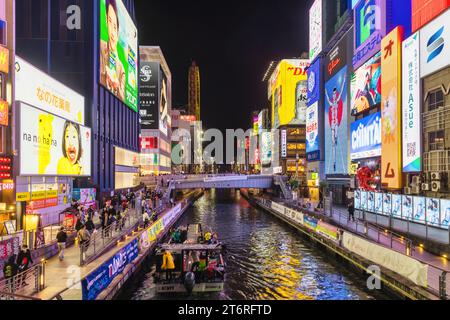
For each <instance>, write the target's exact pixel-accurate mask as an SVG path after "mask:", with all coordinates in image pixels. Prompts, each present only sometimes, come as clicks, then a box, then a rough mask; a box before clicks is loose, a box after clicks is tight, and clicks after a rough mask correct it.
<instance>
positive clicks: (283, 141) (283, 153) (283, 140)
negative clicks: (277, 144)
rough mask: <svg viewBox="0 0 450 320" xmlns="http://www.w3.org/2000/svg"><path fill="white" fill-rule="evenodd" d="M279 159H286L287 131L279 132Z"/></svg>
mask: <svg viewBox="0 0 450 320" xmlns="http://www.w3.org/2000/svg"><path fill="white" fill-rule="evenodd" d="M281 157H282V158H286V157H287V131H286V130H281Z"/></svg>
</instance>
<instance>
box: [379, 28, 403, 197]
mask: <svg viewBox="0 0 450 320" xmlns="http://www.w3.org/2000/svg"><path fill="white" fill-rule="evenodd" d="M402 38H403V29H402V28H401V27H397V28H395V29H394V30H392V31H391V32H390V33H389V34H388V35H387V36H386V37H384V38H383V40H382V41H381V48H382V52H381V74H382V75H383V76H382V77H381V96H382V99H381V123H382V124H381V133H382V143H381V148H382V157H381V167H382V179H381V182H382V184H383V186H385V187H386V188H388V189H401V188H402V149H401V148H402V140H401V139H402V131H401V128H402V115H401V105H402V94H401V91H400V90H401V88H402V83H401V78H402V68H401V66H402V60H401V57H402V54H401V53H402V51H401V50H402Z"/></svg>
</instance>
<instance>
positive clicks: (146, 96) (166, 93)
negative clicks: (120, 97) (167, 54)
mask: <svg viewBox="0 0 450 320" xmlns="http://www.w3.org/2000/svg"><path fill="white" fill-rule="evenodd" d="M140 62H141V69H140V108H141V110H140V116H141V120H140V122H141V124H140V127H141V131H140V139H141V150H140V152H141V174H142V175H143V176H146V175H160V174H170V173H171V172H172V160H171V154H172V128H171V127H172V122H171V112H172V75H171V73H170V69H169V66H168V64H167V62H166V59H165V58H164V55H163V53H162V51H161V48H159V47H151V46H141V47H140Z"/></svg>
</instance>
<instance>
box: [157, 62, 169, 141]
mask: <svg viewBox="0 0 450 320" xmlns="http://www.w3.org/2000/svg"><path fill="white" fill-rule="evenodd" d="M168 85H169V84H168V82H167V77H166V75H165V74H164V72H163V70H162V69H161V77H160V86H159V88H160V90H159V91H160V92H159V130H160V131H161V132H162V133H163V134H164V135H166V136H167V135H168V133H169V126H170V114H169V101H168V98H167V97H168V91H167V90H168Z"/></svg>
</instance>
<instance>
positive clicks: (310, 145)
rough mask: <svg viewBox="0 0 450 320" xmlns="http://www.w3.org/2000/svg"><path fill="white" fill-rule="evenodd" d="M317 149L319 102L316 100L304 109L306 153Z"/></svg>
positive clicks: (318, 147) (318, 148)
mask: <svg viewBox="0 0 450 320" xmlns="http://www.w3.org/2000/svg"><path fill="white" fill-rule="evenodd" d="M319 150H320V146H319V102H318V101H316V102H315V103H313V104H312V105H311V106H309V107H308V108H307V109H306V153H312V152H316V151H319ZM319 155H320V154H319Z"/></svg>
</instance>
